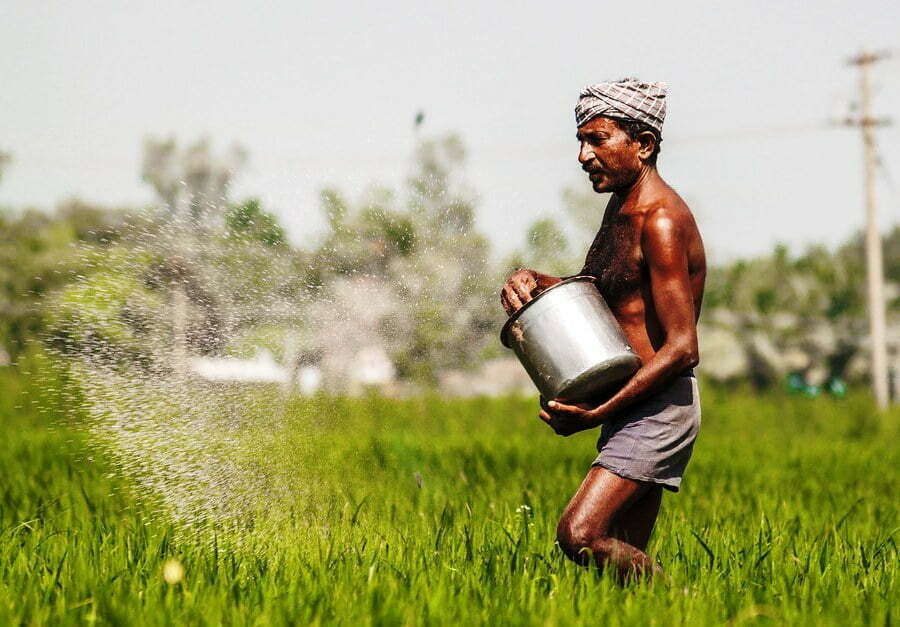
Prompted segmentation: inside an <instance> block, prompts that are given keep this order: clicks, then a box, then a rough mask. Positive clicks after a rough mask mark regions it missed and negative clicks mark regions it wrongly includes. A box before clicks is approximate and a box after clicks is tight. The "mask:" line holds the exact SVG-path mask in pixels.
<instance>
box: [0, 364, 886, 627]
mask: <svg viewBox="0 0 900 627" xmlns="http://www.w3.org/2000/svg"><path fill="white" fill-rule="evenodd" d="M66 385H69V384H67V383H66V382H65V381H57V382H56V383H54V384H52V385H49V386H48V384H47V383H46V382H42V383H40V384H38V383H35V382H34V381H29V380H26V379H23V378H20V377H17V376H14V375H12V374H9V375H7V376H5V377H2V378H0V397H2V398H0V417H2V420H3V425H4V427H3V431H4V433H3V436H2V441H3V445H2V447H0V468H2V469H3V480H2V482H0V489H2V494H0V624H42V623H52V624H60V623H62V624H84V623H89V622H96V623H99V624H120V625H133V624H160V625H164V624H214V625H217V624H254V625H256V624H259V625H269V624H334V623H338V624H352V625H395V624H410V625H412V624H416V625H418V624H452V625H472V624H492V625H493V624H511V625H573V624H590V625H673V624H691V625H695V624H721V623H734V624H737V623H748V624H754V623H772V624H785V623H788V624H797V625H809V624H834V625H849V624H875V625H887V624H896V622H897V619H898V618H900V616H898V610H897V609H896V601H897V600H898V599H900V586H898V583H897V582H898V572H900V566H898V564H900V560H898V557H900V555H898V547H897V543H898V541H900V517H898V512H900V505H898V503H900V501H898V498H897V495H898V494H900V473H898V470H897V469H898V468H900V447H898V446H897V442H898V435H900V427H898V425H900V412H898V411H897V410H894V411H893V412H892V413H889V414H887V415H877V414H876V413H875V411H874V410H873V408H872V406H871V405H870V403H869V402H868V401H867V400H866V395H865V393H864V392H862V391H853V392H851V394H850V395H849V396H848V397H847V398H845V399H840V400H835V399H828V398H816V399H808V398H803V397H793V396H788V395H785V394H781V393H770V394H767V395H756V394H754V393H752V392H751V391H749V390H723V389H715V388H712V387H709V386H702V389H703V392H702V395H703V403H702V405H703V428H702V432H701V436H700V439H699V441H698V443H697V448H696V450H695V455H694V459H693V461H692V462H691V464H690V466H689V468H688V472H687V474H686V477H685V481H684V484H683V490H682V492H681V493H680V494H678V495H671V494H667V495H666V496H665V497H664V501H663V511H662V514H661V518H660V521H659V523H658V526H657V529H656V532H655V534H654V539H653V541H652V543H651V547H650V550H651V552H652V553H653V554H654V555H655V556H656V557H657V558H658V560H659V561H660V562H661V564H662V565H663V567H664V568H665V569H666V571H667V572H668V574H669V576H670V578H671V581H670V582H669V583H663V582H662V581H656V582H650V583H639V584H637V585H633V586H631V587H628V588H622V587H620V586H618V585H617V584H616V583H615V582H614V581H612V580H611V579H610V578H608V577H606V576H603V575H599V576H598V575H597V574H596V573H594V572H590V571H586V570H581V569H579V568H577V567H576V566H574V565H573V564H571V563H569V562H567V561H566V560H564V559H563V558H562V557H561V554H560V553H559V551H558V550H557V549H556V547H555V546H554V532H555V525H556V520H557V517H558V515H559V513H560V511H561V510H562V508H563V507H564V505H565V504H566V502H567V500H568V498H569V497H570V495H571V494H572V493H573V491H574V490H575V489H576V488H577V486H578V484H579V482H580V481H581V478H582V476H583V475H584V472H585V471H586V470H587V467H588V465H589V463H590V462H591V460H592V459H593V457H594V455H595V452H594V440H595V438H596V434H595V433H587V434H579V435H578V436H574V437H571V438H560V437H558V436H555V435H554V434H553V433H552V432H551V431H550V430H549V429H548V428H547V427H546V426H545V425H543V424H542V423H541V422H540V420H538V418H537V416H536V404H535V401H534V399H521V398H508V399H475V400H459V399H457V400H447V399H442V398H439V397H430V398H414V399H409V400H388V399H383V398H379V397H374V396H373V397H367V398H362V399H329V398H314V399H292V400H291V401H289V403H288V405H287V407H284V408H281V409H280V410H279V411H280V415H279V416H278V420H277V424H276V423H271V424H272V425H274V426H272V427H271V430H268V432H269V433H270V435H272V437H271V438H270V439H269V440H265V439H263V440H260V439H259V438H256V439H255V440H254V441H256V442H262V444H260V448H258V449H256V450H254V455H252V456H247V458H245V459H241V460H239V462H240V464H243V465H245V466H246V467H247V468H256V470H257V471H259V472H260V473H261V476H265V477H269V478H272V477H277V478H278V481H277V482H275V485H277V486H279V491H277V493H276V492H273V493H272V494H266V493H265V490H262V491H261V492H262V493H258V494H256V496H255V498H254V499H253V500H252V502H249V505H248V511H247V515H246V520H243V521H239V523H240V524H238V525H237V526H235V524H234V521H230V522H229V523H228V524H223V523H221V522H220V521H215V520H210V521H208V522H206V523H204V522H203V521H200V522H197V521H192V523H191V524H190V525H184V524H179V523H178V522H177V521H175V520H173V519H172V518H171V516H169V515H168V514H167V513H166V511H165V510H164V509H162V506H161V505H160V504H159V499H158V498H157V496H156V495H154V494H153V493H146V491H145V490H141V489H138V485H139V484H138V483H136V481H135V478H134V477H133V476H132V475H130V474H128V473H123V472H122V470H121V468H120V466H119V465H118V464H117V463H114V458H112V457H110V456H109V455H108V452H109V448H108V445H107V444H105V443H103V442H102V439H98V438H97V437H96V435H95V434H94V433H93V432H92V430H91V429H90V425H87V424H84V423H83V422H82V419H80V418H79V417H78V416H77V415H75V416H71V415H64V413H63V411H62V408H61V406H60V403H59V401H58V399H57V400H56V401H54V400H53V397H54V394H52V393H51V392H52V390H49V388H55V387H56V386H66ZM254 394H260V395H261V396H266V395H267V394H268V392H267V391H265V390H262V391H259V390H258V391H256V392H254ZM253 407H258V408H259V409H258V411H260V412H265V411H266V410H264V409H263V408H265V407H266V404H265V403H258V404H255V405H253ZM245 418H246V420H247V424H248V427H247V428H248V429H257V430H260V425H267V424H270V422H268V421H270V419H271V416H269V415H265V416H264V415H262V413H261V415H259V416H246V417H245ZM285 486H288V488H289V489H287V490H285ZM199 489H202V486H198V490H199Z"/></svg>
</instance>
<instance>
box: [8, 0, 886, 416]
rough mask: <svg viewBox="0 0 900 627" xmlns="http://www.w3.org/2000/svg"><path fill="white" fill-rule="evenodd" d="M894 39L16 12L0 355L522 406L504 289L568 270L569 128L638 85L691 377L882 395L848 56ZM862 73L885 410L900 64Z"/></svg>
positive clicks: (294, 8) (172, 7)
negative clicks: (684, 254)
mask: <svg viewBox="0 0 900 627" xmlns="http://www.w3.org/2000/svg"><path fill="white" fill-rule="evenodd" d="M898 32H900V12H898V11H897V9H896V6H894V5H893V4H892V3H889V2H862V3H855V4H854V5H853V6H852V7H851V6H850V5H848V4H846V3H837V2H825V3H817V4H816V6H815V8H814V9H812V8H810V7H809V5H804V4H802V3H799V2H780V3H767V4H763V5H760V4H759V3H729V4H728V6H727V8H726V7H725V6H723V5H711V4H705V3H679V4H678V5H677V6H676V5H665V6H652V7H651V6H627V7H625V6H623V5H620V4H612V3H610V4H609V5H604V4H602V3H601V4H592V5H571V6H566V7H559V6H553V7H551V6H549V5H541V6H520V7H516V8H515V10H512V9H510V8H506V9H503V8H501V7H499V6H497V7H492V6H485V5H483V4H481V3H464V2H461V3H454V4H453V5H452V7H451V6H443V7H438V6H433V7H423V6H422V5H420V4H419V3H406V4H404V3H394V4H392V5H391V6H390V7H385V6H381V5H370V4H365V3H359V4H352V3H351V4H325V3H315V4H311V3H295V2H271V3H266V4H265V5H264V6H263V5H247V4H244V3H233V2H221V3H218V4H216V5H215V6H214V7H211V6H210V5H205V4H200V3H191V2H187V3H185V2H181V3H166V2H159V3H131V2H96V3H81V4H78V3H31V2H20V1H15V0H14V1H11V2H6V3H4V5H3V7H2V8H0V41H2V44H0V45H2V48H3V51H4V53H3V54H2V55H0V75H2V76H3V79H4V80H3V83H4V89H3V90H2V93H0V110H2V113H3V114H2V116H0V151H2V156H0V225H2V229H0V258H2V264H0V364H3V366H4V367H7V368H15V367H16V365H17V364H21V363H24V362H23V360H27V359H28V358H29V355H31V356H33V355H34V354H36V353H43V352H44V351H50V352H51V353H52V354H54V355H57V356H58V355H68V356H72V355H77V356H81V357H84V358H86V359H89V360H90V362H91V363H92V364H93V365H95V366H98V367H99V366H102V367H104V368H113V369H126V370H135V369H140V372H142V373H145V374H146V373H152V374H159V373H180V374H183V375H185V376H189V377H192V378H196V379H198V380H209V381H243V382H247V383H277V384H278V385H280V386H282V387H283V388H284V389H285V390H287V391H297V392H300V393H303V394H311V393H314V392H316V391H320V390H321V391H327V392H335V393H359V392H362V391H365V390H366V389H370V388H374V389H377V390H379V391H381V392H383V393H386V394H396V395H405V394H410V393H414V392H417V391H421V390H424V389H434V388H437V389H440V390H442V391H443V392H445V393H448V394H454V395H481V394H500V393H508V392H511V391H523V392H530V391H531V390H532V387H531V384H530V382H529V381H528V380H527V378H526V377H525V374H524V371H522V369H521V367H520V366H519V365H518V363H517V362H516V361H514V359H513V358H512V357H511V356H510V354H509V353H508V352H506V351H505V350H504V349H502V347H501V346H500V345H499V341H498V332H499V329H500V326H501V324H502V322H503V319H504V315H503V312H502V309H501V307H500V305H499V302H498V299H497V292H498V290H499V287H500V285H501V283H502V281H503V279H504V277H505V276H506V275H507V274H508V272H509V271H510V270H511V269H513V268H514V267H517V266H520V265H525V266H529V267H534V268H536V269H539V270H542V271H545V272H551V273H559V274H573V273H575V272H577V271H578V269H579V268H580V267H581V262H582V260H583V257H584V254H585V251H586V247H587V244H588V243H589V242H590V240H591V239H592V237H593V235H594V233H595V232H596V230H597V228H598V226H599V223H600V219H601V217H602V213H603V208H604V206H605V203H606V198H603V197H600V196H598V195H596V194H593V193H592V191H591V189H590V186H589V184H588V181H587V180H586V179H585V178H584V176H583V173H582V172H581V171H580V169H579V167H578V163H577V160H576V154H577V148H578V146H577V143H576V141H575V139H574V134H575V127H574V121H573V107H574V104H575V100H576V98H577V95H578V92H579V90H580V89H581V88H582V87H583V86H584V85H585V84H587V83H590V82H595V81H598V80H606V79H615V78H621V77H623V76H629V75H634V76H638V77H641V78H644V79H646V80H664V81H667V82H668V83H669V85H670V97H669V111H668V118H667V121H666V126H665V129H664V132H663V137H664V143H663V149H662V154H661V157H660V162H659V168H660V171H661V173H662V175H663V177H664V178H665V179H666V180H667V181H669V182H670V183H671V184H672V185H673V186H674V187H675V188H676V189H677V190H678V191H679V193H680V194H681V195H682V196H683V197H684V198H685V200H686V201H687V202H688V203H689V205H690V206H691V207H692V209H693V210H694V212H695V213H696V215H697V220H698V223H699V226H700V229H701V232H702V233H703V235H704V238H705V242H706V246H707V249H708V253H709V258H710V262H711V265H712V270H711V272H710V275H709V278H708V282H707V292H706V298H705V302H704V309H703V315H702V323H701V356H702V359H701V366H700V370H701V372H702V374H703V375H704V376H705V377H706V378H707V379H708V380H709V381H712V382H716V381H718V382H723V383H729V382H735V381H740V382H745V383H748V384H749V385H752V386H754V387H755V388H757V389H765V388H771V387H773V386H784V385H787V386H788V387H789V388H790V389H792V390H794V391H796V392H798V393H802V394H807V395H811V396H815V395H818V394H823V393H831V394H836V395H842V394H843V393H844V390H845V389H846V386H847V385H850V384H855V383H858V384H867V383H868V382H869V381H870V378H871V377H870V357H869V353H870V341H869V326H868V322H867V318H866V310H867V305H866V263H865V254H864V240H863V229H864V226H865V216H866V196H865V189H866V188H865V185H864V182H865V181H864V172H865V169H864V150H863V141H862V139H861V133H860V129H861V124H860V121H861V120H863V119H865V116H866V115H867V113H866V111H865V110H864V108H863V105H864V104H865V103H864V102H863V100H862V98H863V95H862V93H861V88H860V71H861V67H860V66H859V65H853V64H850V63H848V59H850V58H851V57H853V56H854V55H858V54H859V53H860V52H861V51H865V50H869V51H873V52H879V51H885V50H889V49H890V48H891V46H895V45H896V36H897V33H898ZM867 67H868V70H869V73H870V76H871V87H872V89H871V94H870V96H871V97H870V99H869V105H870V107H871V108H870V110H869V113H868V115H870V116H873V119H877V121H878V122H879V125H878V126H877V127H875V128H874V133H873V138H874V139H873V142H872V143H871V144H870V146H871V149H872V151H871V153H870V154H871V155H874V158H873V161H872V162H871V168H870V172H871V176H872V179H871V180H872V181H873V185H874V187H873V188H872V189H873V191H874V198H875V202H876V205H875V206H876V207H877V212H878V225H879V230H880V234H881V236H882V240H883V255H884V266H883V268H884V281H885V288H884V299H885V307H886V315H887V333H886V346H887V355H888V370H889V377H890V379H889V387H890V393H891V394H892V395H893V398H896V397H897V394H898V382H897V370H898V346H900V291H898V290H900V287H898V286H900V227H898V222H900V191H898V182H897V180H898V178H900V169H898V168H900V148H898V146H900V143H898V141H897V140H898V138H900V136H898V128H897V126H896V124H895V125H890V124H889V123H888V120H887V118H889V117H890V115H891V114H892V113H893V112H894V111H896V110H897V109H898V105H900V57H897V56H893V57H891V56H889V55H884V56H883V58H882V57H881V55H879V57H878V60H877V62H873V63H871V64H869V66H867ZM882 122H883V123H882Z"/></svg>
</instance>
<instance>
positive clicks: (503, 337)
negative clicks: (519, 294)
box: [500, 274, 597, 348]
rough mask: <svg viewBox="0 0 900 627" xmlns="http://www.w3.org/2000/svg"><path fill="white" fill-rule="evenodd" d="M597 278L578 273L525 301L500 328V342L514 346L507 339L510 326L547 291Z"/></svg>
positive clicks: (507, 345)
mask: <svg viewBox="0 0 900 627" xmlns="http://www.w3.org/2000/svg"><path fill="white" fill-rule="evenodd" d="M596 280H597V279H596V278H595V277H592V276H591V275H589V274H578V275H575V276H572V277H569V278H568V279H563V280H562V281H560V282H559V283H555V284H553V285H551V286H550V287H548V288H547V289H545V290H544V291H543V292H541V293H540V294H538V295H537V296H535V297H534V298H532V299H531V300H530V301H528V302H527V303H525V304H524V305H522V306H521V307H519V310H518V311H516V312H515V313H514V314H513V315H511V316H510V317H509V320H507V321H506V324H504V325H503V328H502V329H501V330H500V343H501V344H503V346H505V347H506V348H512V346H510V345H509V341H508V340H507V337H508V334H509V328H510V327H511V326H512V325H513V323H514V322H515V321H516V320H518V319H519V317H520V316H521V315H522V312H524V311H525V310H526V309H528V308H529V307H530V306H531V304H532V303H534V302H537V301H538V300H539V299H540V298H542V297H543V296H544V294H547V293H549V292H551V291H553V290H554V289H556V288H557V287H559V286H560V285H566V284H568V283H575V282H576V281H591V282H593V281H596Z"/></svg>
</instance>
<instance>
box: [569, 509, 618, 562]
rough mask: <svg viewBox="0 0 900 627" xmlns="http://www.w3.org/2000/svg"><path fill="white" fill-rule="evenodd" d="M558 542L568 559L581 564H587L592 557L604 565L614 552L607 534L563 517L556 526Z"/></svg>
mask: <svg viewBox="0 0 900 627" xmlns="http://www.w3.org/2000/svg"><path fill="white" fill-rule="evenodd" d="M556 541H557V543H558V544H559V548H560V549H562V551H563V553H565V554H566V557H568V558H569V559H571V560H572V561H575V562H578V563H579V564H587V563H588V562H589V561H590V558H591V557H592V556H593V558H594V560H595V561H596V562H597V563H598V564H602V563H603V562H604V561H606V558H607V557H608V554H609V553H610V552H611V550H612V547H611V543H610V538H609V537H607V536H606V534H603V533H599V532H598V531H597V529H595V528H592V527H591V526H590V525H587V524H585V523H583V522H580V521H579V520H577V519H573V518H570V517H567V516H563V518H562V519H561V520H560V521H559V524H558V525H557V526H556Z"/></svg>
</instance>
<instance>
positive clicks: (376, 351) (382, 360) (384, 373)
mask: <svg viewBox="0 0 900 627" xmlns="http://www.w3.org/2000/svg"><path fill="white" fill-rule="evenodd" d="M347 374H348V375H349V376H350V381H351V382H353V383H359V384H361V385H387V384H389V383H393V381H394V378H395V377H396V375H397V371H396V369H395V368H394V364H393V362H392V361H391V358H390V357H388V354H387V352H386V351H385V350H384V348H382V347H381V346H378V345H376V344H373V345H371V346H364V347H363V348H361V349H360V350H358V351H357V352H356V358H355V359H354V361H353V362H352V363H351V365H350V368H349V372H348V373H347Z"/></svg>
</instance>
